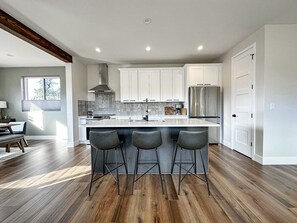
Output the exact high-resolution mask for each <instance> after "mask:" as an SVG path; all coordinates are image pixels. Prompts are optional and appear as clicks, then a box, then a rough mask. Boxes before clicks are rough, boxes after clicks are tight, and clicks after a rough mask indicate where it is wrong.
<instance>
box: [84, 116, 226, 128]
mask: <svg viewBox="0 0 297 223" xmlns="http://www.w3.org/2000/svg"><path fill="white" fill-rule="evenodd" d="M80 126H81V127H88V128H127V127H128V128H134V127H219V126H220V125H219V124H217V123H213V122H208V121H204V120H201V119H189V118H187V119H165V120H151V121H148V122H147V121H144V120H131V121H130V120H128V119H102V120H88V121H87V123H86V124H81V125H80Z"/></svg>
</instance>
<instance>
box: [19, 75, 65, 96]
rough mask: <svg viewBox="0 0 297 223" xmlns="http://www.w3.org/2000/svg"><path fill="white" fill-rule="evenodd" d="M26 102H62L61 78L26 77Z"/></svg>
mask: <svg viewBox="0 0 297 223" xmlns="http://www.w3.org/2000/svg"><path fill="white" fill-rule="evenodd" d="M24 87H25V94H24V95H25V100H60V78H59V77H25V78H24Z"/></svg>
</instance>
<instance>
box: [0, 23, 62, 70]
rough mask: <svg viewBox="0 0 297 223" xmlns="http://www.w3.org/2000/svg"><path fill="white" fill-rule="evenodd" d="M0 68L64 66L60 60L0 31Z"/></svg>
mask: <svg viewBox="0 0 297 223" xmlns="http://www.w3.org/2000/svg"><path fill="white" fill-rule="evenodd" d="M0 40H1V41H0V67H41V66H45V67H48V66H65V63H64V62H62V61H61V60H59V59H57V58H55V57H53V56H51V55H50V54H48V53H46V52H44V51H42V50H40V49H38V48H36V47H34V46H32V45H31V44H29V43H27V42H25V41H23V40H21V39H20V38H18V37H16V36H14V35H11V34H10V33H8V32H6V31H4V30H2V29H0Z"/></svg>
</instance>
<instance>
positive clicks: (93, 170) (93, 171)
mask: <svg viewBox="0 0 297 223" xmlns="http://www.w3.org/2000/svg"><path fill="white" fill-rule="evenodd" d="M97 155H98V150H97V149H96V155H95V162H94V165H93V169H92V177H91V182H90V187H89V196H90V195H91V189H92V183H93V177H94V173H95V167H96V162H97Z"/></svg>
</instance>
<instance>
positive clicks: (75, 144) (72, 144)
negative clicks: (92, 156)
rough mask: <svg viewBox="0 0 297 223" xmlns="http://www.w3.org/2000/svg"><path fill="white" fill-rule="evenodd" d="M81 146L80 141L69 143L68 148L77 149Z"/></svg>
mask: <svg viewBox="0 0 297 223" xmlns="http://www.w3.org/2000/svg"><path fill="white" fill-rule="evenodd" d="M78 145H79V140H76V141H72V142H67V147H68V148H71V147H75V146H78Z"/></svg>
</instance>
